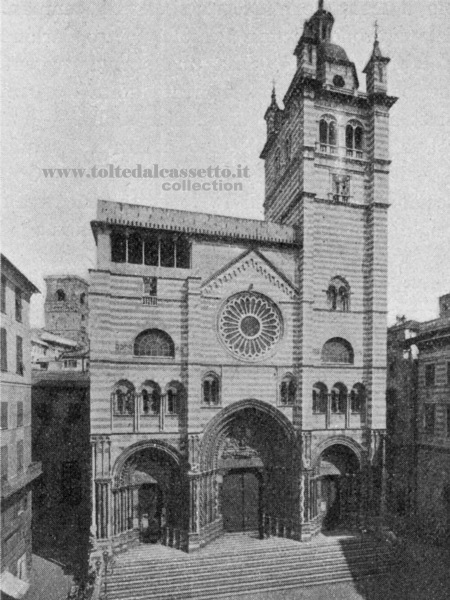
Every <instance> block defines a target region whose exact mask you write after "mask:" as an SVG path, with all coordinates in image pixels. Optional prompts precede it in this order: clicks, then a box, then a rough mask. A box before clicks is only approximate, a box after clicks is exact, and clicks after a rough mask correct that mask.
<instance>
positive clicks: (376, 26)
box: [374, 19, 378, 42]
mask: <svg viewBox="0 0 450 600" xmlns="http://www.w3.org/2000/svg"><path fill="white" fill-rule="evenodd" d="M374 27H375V42H378V21H377V20H376V19H375V24H374Z"/></svg>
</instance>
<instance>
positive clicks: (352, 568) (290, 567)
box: [107, 538, 392, 600]
mask: <svg viewBox="0 0 450 600" xmlns="http://www.w3.org/2000/svg"><path fill="white" fill-rule="evenodd" d="M259 542H260V543H259V544H256V545H255V547H254V548H252V547H251V546H252V544H251V543H248V542H247V544H245V540H242V538H241V540H240V543H239V546H238V547H239V549H240V550H239V553H237V550H236V552H233V540H232V539H230V540H227V541H226V543H225V544H224V550H223V552H220V549H219V548H220V545H219V547H218V548H216V549H215V550H214V551H213V554H211V555H209V554H207V552H208V548H205V549H204V550H203V551H202V552H201V553H199V554H197V555H193V556H192V555H185V554H183V555H181V556H179V553H178V552H177V551H172V552H167V551H168V550H169V549H166V548H165V549H164V550H165V551H166V552H165V556H163V557H158V549H157V548H155V547H153V548H148V547H142V546H141V547H137V548H134V549H132V550H130V551H129V552H128V553H127V554H124V555H122V556H120V557H118V559H117V562H116V565H115V567H114V571H113V573H112V574H111V575H109V576H108V580H107V591H108V600H119V599H123V600H146V599H147V598H148V599H149V600H150V599H152V600H182V599H183V600H184V599H185V600H188V599H199V600H208V599H212V598H234V597H235V596H239V595H241V594H245V593H249V591H258V592H270V591H274V590H282V589H292V588H301V587H303V586H310V585H319V584H324V583H327V584H330V583H338V582H342V581H348V580H352V579H360V578H364V577H368V576H371V575H377V574H380V573H385V572H387V571H388V570H389V569H390V568H391V565H392V559H391V556H390V553H389V552H388V550H387V549H386V548H384V547H382V546H380V545H379V544H377V543H375V542H373V541H372V540H369V539H366V540H353V541H352V540H339V541H333V542H327V543H322V544H304V543H303V544H301V543H298V542H292V541H291V540H277V539H273V538H272V539H270V540H264V541H259ZM283 542H286V543H283Z"/></svg>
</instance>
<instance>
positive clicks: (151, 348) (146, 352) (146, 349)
mask: <svg viewBox="0 0 450 600" xmlns="http://www.w3.org/2000/svg"><path fill="white" fill-rule="evenodd" d="M134 355H135V356H159V357H166V358H173V357H174V356H175V346H174V343H173V340H172V338H171V337H170V335H168V334H167V333H166V332H165V331H161V330H160V329H147V330H146V331H143V332H142V333H140V334H139V335H138V336H137V338H136V340H135V342H134Z"/></svg>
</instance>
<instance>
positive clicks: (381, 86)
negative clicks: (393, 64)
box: [363, 25, 391, 96]
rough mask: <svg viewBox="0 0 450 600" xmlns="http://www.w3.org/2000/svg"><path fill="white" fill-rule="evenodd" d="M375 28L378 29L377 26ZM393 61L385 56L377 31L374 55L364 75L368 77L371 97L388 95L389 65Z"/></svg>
mask: <svg viewBox="0 0 450 600" xmlns="http://www.w3.org/2000/svg"><path fill="white" fill-rule="evenodd" d="M375 27H377V26H376V25H375ZM390 60H391V59H390V58H387V57H385V56H383V54H382V52H381V49H380V44H379V42H378V31H377V29H375V40H374V43H373V50H372V55H371V57H370V59H369V62H368V63H367V65H366V67H365V69H364V71H363V73H365V75H366V90H367V93H368V94H369V96H371V95H373V94H387V65H388V63H389V61H390Z"/></svg>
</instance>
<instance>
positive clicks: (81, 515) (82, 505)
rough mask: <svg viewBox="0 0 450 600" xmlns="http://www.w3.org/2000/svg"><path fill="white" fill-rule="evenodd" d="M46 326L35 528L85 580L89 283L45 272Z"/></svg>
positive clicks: (37, 356) (39, 357)
mask: <svg viewBox="0 0 450 600" xmlns="http://www.w3.org/2000/svg"><path fill="white" fill-rule="evenodd" d="M45 283H46V297H45V304H44V308H45V327H44V328H43V329H36V330H33V332H32V340H31V341H32V356H33V362H32V424H33V427H32V452H33V458H34V459H35V460H39V461H40V462H41V463H42V469H43V474H42V477H41V478H40V479H39V481H37V482H36V484H35V486H34V497H35V502H34V508H33V536H34V540H35V546H36V548H37V549H38V550H39V554H40V556H44V557H46V558H48V559H49V560H54V561H57V562H58V563H59V564H61V565H63V566H64V568H65V570H66V572H68V573H70V574H72V575H74V576H75V579H78V580H83V578H84V576H85V572H86V569H87V559H88V542H89V523H90V510H91V505H90V502H91V498H90V439H89V341H88V337H87V331H86V326H87V322H88V284H87V282H86V281H85V280H84V279H82V278H81V277H78V276H77V275H54V276H48V277H46V278H45Z"/></svg>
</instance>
